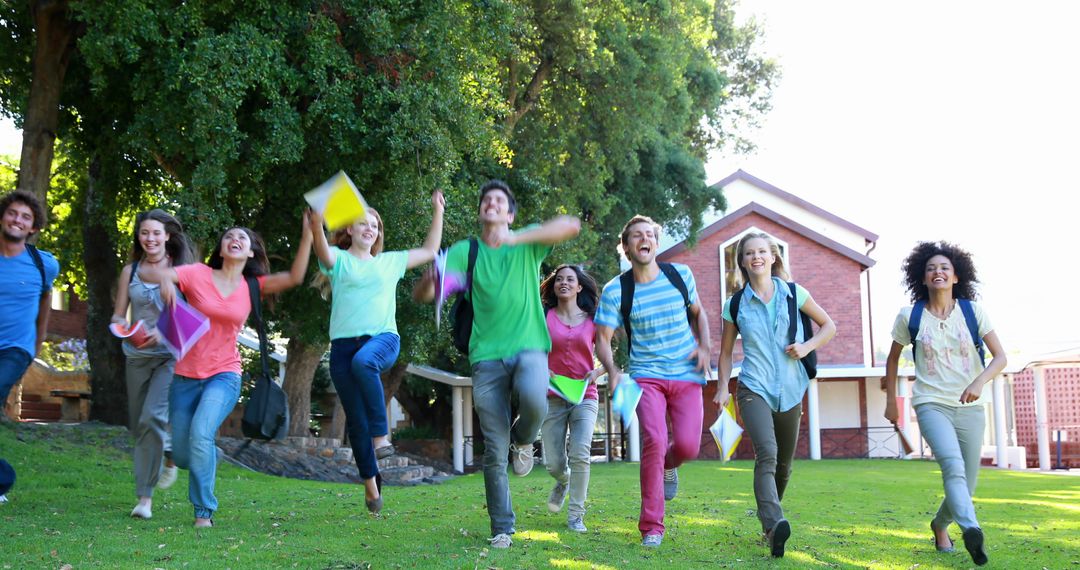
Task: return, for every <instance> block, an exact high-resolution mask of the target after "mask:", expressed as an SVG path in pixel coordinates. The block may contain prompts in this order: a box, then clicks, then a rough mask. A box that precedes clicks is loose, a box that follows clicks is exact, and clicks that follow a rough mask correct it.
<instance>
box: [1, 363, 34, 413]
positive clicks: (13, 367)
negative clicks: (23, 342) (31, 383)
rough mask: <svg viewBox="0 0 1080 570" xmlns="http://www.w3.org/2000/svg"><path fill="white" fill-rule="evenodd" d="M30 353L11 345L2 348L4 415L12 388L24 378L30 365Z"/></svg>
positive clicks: (2, 406)
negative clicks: (5, 405)
mask: <svg viewBox="0 0 1080 570" xmlns="http://www.w3.org/2000/svg"><path fill="white" fill-rule="evenodd" d="M30 360H31V358H30V353H28V352H26V351H25V350H23V349H21V348H19V347H16V346H11V347H8V348H4V349H0V416H2V415H4V404H5V402H7V399H8V394H10V393H11V389H12V388H14V387H15V385H16V384H18V383H19V380H22V377H23V374H25V373H26V369H27V368H29V367H30Z"/></svg>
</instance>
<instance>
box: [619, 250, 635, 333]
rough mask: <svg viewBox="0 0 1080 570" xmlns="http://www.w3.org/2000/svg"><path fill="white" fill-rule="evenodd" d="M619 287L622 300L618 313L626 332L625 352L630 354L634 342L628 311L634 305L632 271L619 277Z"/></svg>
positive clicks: (629, 270) (627, 271) (628, 270)
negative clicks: (620, 315)
mask: <svg viewBox="0 0 1080 570" xmlns="http://www.w3.org/2000/svg"><path fill="white" fill-rule="evenodd" d="M619 286H620V287H619V288H620V291H621V294H622V300H621V302H620V304H619V313H621V314H622V322H623V330H624V331H626V350H627V352H632V351H633V350H634V348H633V346H634V342H633V336H632V333H631V331H630V309H631V307H633V305H634V286H635V283H634V270H633V269H627V270H626V271H625V272H624V273H623V274H622V275H620V276H619Z"/></svg>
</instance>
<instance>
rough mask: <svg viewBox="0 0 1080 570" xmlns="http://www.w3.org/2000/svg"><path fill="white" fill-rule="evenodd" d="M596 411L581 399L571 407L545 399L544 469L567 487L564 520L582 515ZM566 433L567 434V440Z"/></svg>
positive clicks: (591, 403) (593, 402)
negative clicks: (546, 403) (546, 405)
mask: <svg viewBox="0 0 1080 570" xmlns="http://www.w3.org/2000/svg"><path fill="white" fill-rule="evenodd" d="M598 411H599V402H597V401H596V400H582V401H581V403H580V404H578V405H576V406H575V405H573V404H571V403H570V402H567V401H566V400H564V399H562V398H548V413H547V418H546V419H545V420H544V429H543V431H542V432H541V435H542V437H543V440H544V466H545V467H547V471H548V473H549V474H550V475H551V476H552V477H554V478H555V480H556V481H558V482H559V483H562V484H563V485H569V487H570V503H569V504H568V505H567V507H566V514H567V518H568V519H572V518H582V517H584V516H585V498H586V497H587V496H588V494H589V467H590V463H589V462H590V460H591V459H592V440H593V430H595V429H596V414H597V412H598ZM567 431H569V432H570V439H569V441H567V438H566V435H567Z"/></svg>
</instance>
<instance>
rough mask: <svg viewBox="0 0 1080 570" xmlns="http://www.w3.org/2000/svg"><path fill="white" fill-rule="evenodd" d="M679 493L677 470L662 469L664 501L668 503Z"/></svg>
mask: <svg viewBox="0 0 1080 570" xmlns="http://www.w3.org/2000/svg"><path fill="white" fill-rule="evenodd" d="M678 492H679V470H678V469H664V500H665V501H670V500H672V499H674V498H675V495H676V494H678Z"/></svg>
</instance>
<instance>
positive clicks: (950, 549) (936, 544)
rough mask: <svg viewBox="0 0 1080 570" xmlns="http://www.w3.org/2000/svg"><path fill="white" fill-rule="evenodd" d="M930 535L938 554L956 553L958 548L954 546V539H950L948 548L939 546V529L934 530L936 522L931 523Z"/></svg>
mask: <svg viewBox="0 0 1080 570" xmlns="http://www.w3.org/2000/svg"><path fill="white" fill-rule="evenodd" d="M930 534H931V536H932V537H933V541H934V548H936V549H937V551H938V552H956V548H955V547H954V545H953V541H952V538H950V539H949V544H948V546H942V545H940V544H938V540H937V529H936V528H934V521H930Z"/></svg>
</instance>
